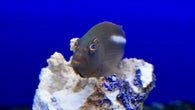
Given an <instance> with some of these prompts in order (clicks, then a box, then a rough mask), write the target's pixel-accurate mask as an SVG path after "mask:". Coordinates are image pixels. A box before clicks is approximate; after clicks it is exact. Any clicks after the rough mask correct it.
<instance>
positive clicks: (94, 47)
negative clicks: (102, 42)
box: [89, 38, 99, 54]
mask: <svg viewBox="0 0 195 110" xmlns="http://www.w3.org/2000/svg"><path fill="white" fill-rule="evenodd" d="M98 47H99V40H98V39H97V38H95V39H94V40H93V41H92V43H91V44H90V45H89V52H90V53H91V54H93V53H95V51H96V50H97V49H98Z"/></svg>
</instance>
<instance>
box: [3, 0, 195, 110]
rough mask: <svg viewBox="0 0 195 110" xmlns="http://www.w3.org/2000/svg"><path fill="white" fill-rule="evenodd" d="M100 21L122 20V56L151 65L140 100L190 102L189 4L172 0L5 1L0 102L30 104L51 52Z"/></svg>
mask: <svg viewBox="0 0 195 110" xmlns="http://www.w3.org/2000/svg"><path fill="white" fill-rule="evenodd" d="M102 21H111V22H113V23H116V24H120V25H123V28H124V30H125V32H126V38H127V46H126V52H125V55H124V57H128V58H134V57H136V58H139V59H144V60H145V61H147V62H149V63H152V64H153V65H154V69H155V70H154V73H155V74H156V76H157V82H156V86H157V87H156V88H155V89H153V90H152V92H151V93H150V95H149V97H148V99H147V100H146V103H148V104H150V103H151V102H162V103H166V102H169V101H171V100H183V101H189V102H193V103H195V95H194V93H195V86H194V84H195V83H194V80H195V71H194V68H195V3H194V2H193V1H190V0H187V1H186V0H178V1H176V0H175V1H170V0H167V1H164V0H163V1H159V0H157V1H147V0H146V1H144V0H143V1H136V0H135V1H130V0H129V1H128V2H127V1H121V0H120V1H99V0H98V1H91V0H88V1H72V2H71V1H68V2H67V1H65V0H60V1H52V0H45V1H43V0H30V1H7V2H4V3H0V37H1V40H0V52H1V53H0V58H1V60H0V78H1V79H0V85H1V86H0V87H1V89H0V93H1V100H0V107H2V106H20V105H31V104H32V102H33V96H34V93H35V89H36V88H37V85H38V83H39V79H38V75H39V72H40V70H41V68H42V67H46V66H47V63H46V59H47V58H49V57H50V55H52V54H53V53H54V52H55V51H58V52H61V53H62V54H63V55H64V57H65V59H67V60H69V58H70V56H71V55H72V52H70V51H69V40H70V39H71V38H73V37H82V36H83V35H84V34H85V33H86V32H87V31H88V30H89V29H90V28H91V27H92V26H94V25H95V24H97V23H99V22H102Z"/></svg>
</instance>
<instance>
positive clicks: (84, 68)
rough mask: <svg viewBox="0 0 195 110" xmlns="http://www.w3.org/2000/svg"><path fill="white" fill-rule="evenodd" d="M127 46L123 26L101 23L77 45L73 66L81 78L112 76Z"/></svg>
mask: <svg viewBox="0 0 195 110" xmlns="http://www.w3.org/2000/svg"><path fill="white" fill-rule="evenodd" d="M125 44H126V38H125V33H124V31H123V30H122V27H121V26H118V25H116V24H113V23H111V22H102V23H99V24H97V25H95V26H94V27H92V28H91V29H90V30H89V31H88V32H87V33H86V34H85V35H84V36H83V37H82V38H81V39H79V40H78V41H77V42H76V43H75V51H74V55H73V58H72V61H71V65H72V67H73V69H74V71H75V72H76V73H78V74H80V76H81V77H100V76H107V75H111V74H112V73H113V72H115V71H116V70H117V69H118V66H119V63H120V61H121V58H122V57H123V55H124V51H125Z"/></svg>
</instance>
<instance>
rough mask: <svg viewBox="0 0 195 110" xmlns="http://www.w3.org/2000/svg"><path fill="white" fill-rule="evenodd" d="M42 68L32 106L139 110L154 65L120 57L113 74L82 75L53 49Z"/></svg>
mask: <svg viewBox="0 0 195 110" xmlns="http://www.w3.org/2000/svg"><path fill="white" fill-rule="evenodd" d="M47 62H48V66H47V67H46V68H42V70H41V73H40V75H39V80H40V83H39V85H38V89H36V93H35V96H34V103H33V107H32V108H33V110H138V109H142V107H143V103H144V101H145V99H146V98H147V96H148V94H149V92H150V91H151V90H152V89H153V87H154V86H155V75H154V73H153V65H152V64H149V63H147V62H144V61H143V60H138V59H136V58H131V59H127V58H126V59H123V60H122V61H121V64H120V71H119V72H118V73H113V75H112V76H106V77H100V78H94V77H92V78H82V77H80V76H79V75H77V74H75V73H74V71H73V69H72V67H71V66H70V61H69V62H68V61H66V60H65V59H64V57H63V55H62V54H60V53H58V52H55V53H54V54H53V55H52V56H51V58H49V59H48V60H47Z"/></svg>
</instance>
